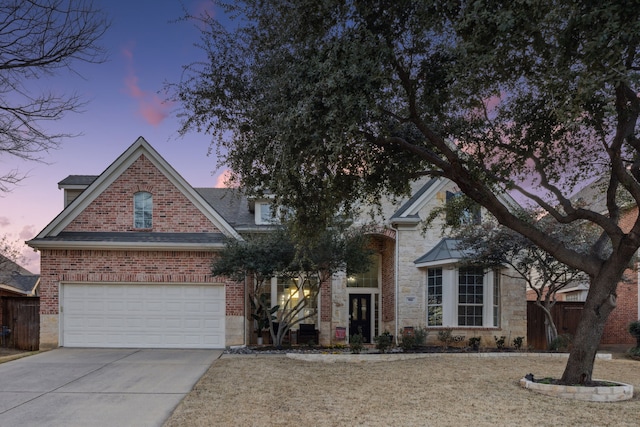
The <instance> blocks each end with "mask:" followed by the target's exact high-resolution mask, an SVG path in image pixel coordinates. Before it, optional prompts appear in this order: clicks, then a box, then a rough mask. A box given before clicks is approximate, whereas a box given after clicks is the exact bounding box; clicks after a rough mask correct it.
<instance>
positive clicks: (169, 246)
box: [25, 240, 225, 251]
mask: <svg viewBox="0 0 640 427" xmlns="http://www.w3.org/2000/svg"><path fill="white" fill-rule="evenodd" d="M25 243H26V244H27V245H29V246H30V247H32V248H34V249H96V250H117V249H123V250H142V251H154V250H160V251H193V250H198V251H202V250H220V249H223V248H224V247H225V244H224V243H222V242H220V243H158V242H81V241H75V242H73V241H71V242H69V241H65V242H62V241H42V240H40V241H37V240H29V241H27V242H25Z"/></svg>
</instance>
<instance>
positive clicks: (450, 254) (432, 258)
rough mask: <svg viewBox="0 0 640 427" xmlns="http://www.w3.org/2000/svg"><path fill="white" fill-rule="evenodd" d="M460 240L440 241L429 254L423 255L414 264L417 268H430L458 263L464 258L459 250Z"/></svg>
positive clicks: (447, 239) (448, 239) (446, 239)
mask: <svg viewBox="0 0 640 427" xmlns="http://www.w3.org/2000/svg"><path fill="white" fill-rule="evenodd" d="M459 243H460V240H458V239H451V238H445V239H442V240H440V242H438V244H437V245H435V246H434V247H433V249H431V250H430V251H429V252H427V253H426V254H424V255H422V256H421V257H420V258H418V259H417V260H415V261H414V262H413V263H414V264H415V265H416V267H430V266H433V265H443V264H451V263H455V262H458V261H459V260H460V259H462V258H463V256H464V252H463V251H461V250H458V244H459Z"/></svg>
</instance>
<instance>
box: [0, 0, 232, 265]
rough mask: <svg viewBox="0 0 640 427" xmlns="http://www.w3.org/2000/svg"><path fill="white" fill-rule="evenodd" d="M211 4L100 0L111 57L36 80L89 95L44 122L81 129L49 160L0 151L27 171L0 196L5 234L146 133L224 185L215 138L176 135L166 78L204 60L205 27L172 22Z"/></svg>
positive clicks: (179, 164) (201, 181)
mask: <svg viewBox="0 0 640 427" xmlns="http://www.w3.org/2000/svg"><path fill="white" fill-rule="evenodd" d="M181 3H184V6H185V7H186V8H187V10H189V12H191V13H197V12H198V11H200V10H203V9H204V8H210V3H209V2H208V1H207V0H197V1H193V0H183V1H182V2H181V1H179V0H129V1H122V0H96V1H95V4H96V5H97V6H98V7H99V8H101V9H102V10H104V11H105V12H106V13H107V15H108V17H109V19H110V20H111V23H112V25H111V27H110V28H109V30H108V32H107V34H105V36H104V38H103V39H102V45H103V46H104V48H105V49H106V50H107V54H108V61H107V62H106V63H103V64H78V66H77V67H76V70H77V71H79V74H80V76H78V75H76V74H64V73H63V74H61V75H59V76H55V77H54V78H51V79H48V80H45V81H43V80H41V81H39V82H34V83H33V84H37V85H39V86H41V87H47V88H52V89H55V90H60V91H64V92H76V93H78V94H79V95H80V96H81V97H82V98H83V99H85V100H87V101H88V104H87V105H86V106H85V108H84V111H83V112H82V113H78V114H68V115H67V116H65V118H64V119H62V120H60V121H58V122H54V123H47V124H45V128H46V129H51V130H52V131H54V132H65V133H73V134H76V133H81V134H82V135H81V136H78V137H76V138H71V139H66V140H64V141H63V144H62V146H61V147H60V149H58V150H55V151H51V152H49V153H45V154H44V155H43V160H44V161H45V162H46V163H34V162H24V161H20V160H18V159H13V158H9V157H0V167H1V168H2V171H3V172H6V171H8V170H11V169H14V168H18V169H19V170H20V171H21V172H22V173H27V175H28V177H27V178H26V179H24V180H23V181H22V182H21V183H20V184H19V185H17V186H15V187H14V188H13V190H12V191H11V192H10V193H8V194H0V236H2V235H6V236H7V237H8V238H9V240H12V241H13V240H20V241H24V240H28V239H31V238H33V237H34V236H35V235H36V234H37V233H38V232H40V231H41V230H42V229H43V228H44V227H45V226H46V225H47V224H48V223H49V222H50V221H51V220H53V218H54V217H55V216H56V215H57V214H58V213H60V211H61V210H62V208H63V194H62V190H59V189H58V187H57V183H58V182H59V181H61V180H62V179H63V178H65V177H66V176H68V175H72V174H73V175H98V174H100V173H101V172H102V171H103V170H104V169H106V168H107V167H108V166H109V164H111V162H113V161H114V160H115V159H116V158H117V157H118V156H119V155H120V154H121V153H122V152H123V151H124V150H125V149H126V148H127V147H129V145H131V144H132V143H133V142H134V141H135V140H136V139H137V138H138V137H139V136H142V137H144V138H145V139H146V140H147V141H148V142H149V143H150V144H151V145H152V146H153V147H154V148H155V149H156V150H157V151H158V152H159V153H160V154H161V155H162V156H163V157H164V158H165V159H166V160H167V161H168V162H169V163H170V164H171V165H172V166H173V167H174V168H175V169H176V170H177V171H178V173H180V174H181V175H182V176H183V177H184V178H185V179H186V180H187V181H188V182H189V183H190V184H191V185H193V186H194V187H206V186H210V187H212V186H217V185H220V183H219V182H218V179H219V176H220V174H221V171H217V170H216V159H215V157H213V156H208V155H207V153H208V151H209V141H210V138H209V137H208V136H207V135H204V134H196V133H191V134H188V135H186V136H184V137H180V136H179V135H178V129H179V122H178V119H177V118H176V109H177V108H178V106H177V105H169V104H167V103H165V102H163V101H164V95H163V94H162V93H160V92H161V90H162V88H163V86H164V83H165V82H166V81H169V82H177V81H179V79H180V75H181V72H182V66H184V65H187V64H189V63H191V62H194V61H196V60H199V59H202V58H203V55H204V54H203V52H202V51H200V50H199V49H198V48H196V47H195V46H194V43H196V42H197V41H198V39H199V36H200V33H199V31H198V30H197V29H196V28H195V27H194V25H193V24H192V23H188V22H179V23H175V22H171V21H174V20H176V19H177V18H179V17H180V16H182V14H183V12H182V4H181ZM24 254H25V256H26V258H27V259H26V261H25V262H23V265H24V267H25V268H27V269H28V270H30V271H32V272H34V273H38V272H39V257H38V254H37V253H35V252H34V251H33V250H31V249H30V248H28V247H26V246H25V247H24Z"/></svg>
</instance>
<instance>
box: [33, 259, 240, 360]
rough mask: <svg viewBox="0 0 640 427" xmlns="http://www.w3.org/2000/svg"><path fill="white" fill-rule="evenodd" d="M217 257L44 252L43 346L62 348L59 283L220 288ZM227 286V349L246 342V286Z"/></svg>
mask: <svg viewBox="0 0 640 427" xmlns="http://www.w3.org/2000/svg"><path fill="white" fill-rule="evenodd" d="M213 256H214V254H213V253H211V252H207V251H185V252H179V251H118V250H114V251H107V250H44V251H42V256H41V261H40V262H41V282H40V316H41V319H42V320H41V328H40V330H41V332H40V343H41V346H43V348H47V347H57V346H58V322H59V319H58V315H59V300H58V297H59V290H60V283H61V282H84V283H100V282H112V283H127V284H135V283H145V284H146V283H174V284H191V283H198V284H201V283H202V284H211V285H220V284H221V282H220V280H219V279H218V278H214V277H212V276H211V267H210V266H211V260H212V258H213ZM223 283H224V285H225V290H226V292H225V301H226V322H225V323H226V328H227V337H226V345H239V344H243V343H244V337H243V335H244V332H243V327H244V321H243V319H244V284H243V283H236V282H231V281H227V282H223ZM238 328H239V329H238Z"/></svg>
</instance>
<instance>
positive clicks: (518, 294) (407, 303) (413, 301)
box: [397, 183, 527, 347]
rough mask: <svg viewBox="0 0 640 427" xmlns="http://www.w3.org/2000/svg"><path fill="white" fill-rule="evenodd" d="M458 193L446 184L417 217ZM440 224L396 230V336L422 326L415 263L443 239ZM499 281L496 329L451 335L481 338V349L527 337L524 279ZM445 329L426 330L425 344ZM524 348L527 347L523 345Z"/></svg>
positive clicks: (422, 277)
mask: <svg viewBox="0 0 640 427" xmlns="http://www.w3.org/2000/svg"><path fill="white" fill-rule="evenodd" d="M447 190H448V191H451V192H454V193H455V192H457V191H458V188H457V187H456V186H455V184H453V183H448V184H447V185H445V186H444V187H443V188H442V189H441V190H440V191H439V192H438V193H437V194H436V195H435V197H433V198H432V199H431V200H429V201H427V203H426V204H425V205H424V207H422V209H421V210H420V212H419V216H420V218H427V217H428V216H429V214H430V212H431V211H432V210H433V209H435V208H438V207H442V206H443V205H444V203H445V202H446V191H447ZM444 237H445V235H444V233H443V223H442V221H441V220H435V221H434V223H433V224H432V226H431V227H430V228H429V229H427V230H423V229H422V224H417V225H415V226H410V225H404V226H399V227H398V237H397V238H398V241H399V242H398V244H399V249H398V251H399V254H400V256H399V261H398V262H399V266H398V281H399V289H398V313H399V316H398V323H399V325H398V331H399V332H398V333H399V334H401V333H402V330H403V329H404V327H407V326H410V327H414V328H415V327H425V325H426V319H427V311H426V271H425V269H424V268H422V269H419V268H417V267H416V266H415V264H414V261H415V260H416V259H417V258H419V257H420V256H422V255H424V254H425V253H427V252H428V251H429V250H431V249H433V247H434V246H436V245H437V244H438V243H439V242H440V241H441V240H442V239H443V238H444ZM500 280H501V282H500V293H501V295H500V323H499V327H497V328H465V327H456V328H452V329H453V334H454V335H459V336H465V341H464V344H465V345H466V340H468V339H469V338H471V337H474V336H479V337H481V346H487V347H493V346H495V340H494V336H498V337H500V336H505V337H506V338H507V340H509V343H507V344H508V345H510V344H511V341H512V340H513V339H514V338H515V337H524V339H525V341H526V336H527V302H526V289H525V282H524V281H523V280H517V279H512V278H509V277H507V276H505V275H504V274H503V275H502V277H501V279H500ZM442 329H446V328H428V330H429V335H428V341H427V342H428V343H429V344H434V345H440V342H439V341H438V333H437V332H438V331H439V330H442ZM525 345H526V344H525Z"/></svg>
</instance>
